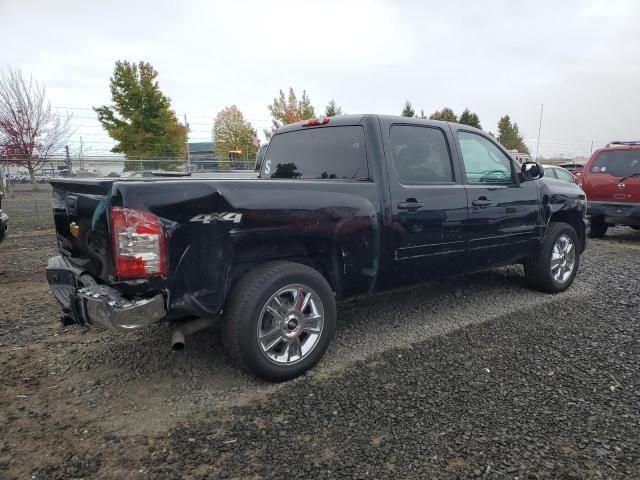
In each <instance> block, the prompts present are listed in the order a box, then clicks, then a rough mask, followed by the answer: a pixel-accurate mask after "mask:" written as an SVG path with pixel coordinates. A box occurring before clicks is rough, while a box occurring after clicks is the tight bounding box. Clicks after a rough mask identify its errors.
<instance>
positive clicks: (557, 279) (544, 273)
mask: <svg viewBox="0 0 640 480" xmlns="http://www.w3.org/2000/svg"><path fill="white" fill-rule="evenodd" d="M579 246H580V240H579V238H578V235H577V234H576V231H575V230H574V229H573V227H572V226H571V225H569V224H568V223H562V222H551V223H550V224H549V227H548V228H547V232H546V234H545V236H544V239H543V241H542V248H541V250H540V253H539V254H538V256H537V257H536V258H533V259H531V260H529V261H528V262H526V263H525V264H524V273H525V277H526V280H527V284H528V285H529V287H531V288H533V289H535V290H541V291H543V292H548V293H558V292H562V291H564V290H566V289H567V288H569V287H570V286H571V284H572V283H573V280H574V279H575V277H576V273H577V272H578V266H579V265H580V254H579V253H578V252H579Z"/></svg>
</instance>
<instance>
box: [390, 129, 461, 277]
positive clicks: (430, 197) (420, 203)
mask: <svg viewBox="0 0 640 480" xmlns="http://www.w3.org/2000/svg"><path fill="white" fill-rule="evenodd" d="M382 127H383V128H388V129H389V136H388V142H387V145H386V146H385V150H386V151H387V152H388V154H387V172H388V176H389V186H390V191H391V192H390V193H391V200H392V215H393V235H392V242H393V247H392V248H393V253H394V270H395V273H396V279H397V280H399V281H400V282H402V281H414V280H416V279H431V278H438V277H441V276H444V275H447V274H450V273H454V272H455V271H456V269H457V268H458V267H460V264H461V263H464V259H465V254H466V242H465V238H464V231H463V228H464V222H466V220H467V196H466V191H465V188H464V185H463V184H462V181H461V178H460V172H459V169H456V168H454V163H453V162H452V150H453V149H452V148H451V142H452V137H451V132H450V131H448V129H447V130H444V129H442V128H440V126H436V125H433V126H431V125H429V124H426V123H422V122H421V123H419V124H386V125H385V124H384V122H383V125H382ZM385 137H386V136H385ZM389 157H390V158H389ZM456 170H458V171H456Z"/></svg>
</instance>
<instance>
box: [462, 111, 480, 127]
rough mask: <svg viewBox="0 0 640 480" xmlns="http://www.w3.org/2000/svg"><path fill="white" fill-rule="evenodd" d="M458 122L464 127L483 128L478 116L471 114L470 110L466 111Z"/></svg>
mask: <svg viewBox="0 0 640 480" xmlns="http://www.w3.org/2000/svg"><path fill="white" fill-rule="evenodd" d="M458 122H459V123H462V124H464V125H469V126H470V127H475V128H482V126H481V125H480V117H478V114H477V113H473V112H470V111H469V109H468V108H465V109H464V112H462V114H461V115H460V118H459V119H458Z"/></svg>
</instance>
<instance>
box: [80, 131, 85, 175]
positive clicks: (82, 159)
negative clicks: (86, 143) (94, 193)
mask: <svg viewBox="0 0 640 480" xmlns="http://www.w3.org/2000/svg"><path fill="white" fill-rule="evenodd" d="M80 170H84V152H83V151H82V137H80Z"/></svg>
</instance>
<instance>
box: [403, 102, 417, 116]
mask: <svg viewBox="0 0 640 480" xmlns="http://www.w3.org/2000/svg"><path fill="white" fill-rule="evenodd" d="M415 114H416V111H415V110H414V109H413V107H412V106H411V102H410V101H409V100H407V101H406V102H404V108H403V109H402V116H403V117H413V116H415Z"/></svg>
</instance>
